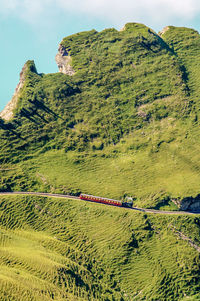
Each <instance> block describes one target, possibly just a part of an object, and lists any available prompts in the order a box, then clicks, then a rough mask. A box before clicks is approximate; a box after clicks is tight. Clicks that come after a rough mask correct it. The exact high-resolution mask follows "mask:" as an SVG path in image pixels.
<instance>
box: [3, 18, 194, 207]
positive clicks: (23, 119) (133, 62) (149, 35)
mask: <svg viewBox="0 0 200 301" xmlns="http://www.w3.org/2000/svg"><path fill="white" fill-rule="evenodd" d="M161 36H162V37H161ZM161 36H159V35H157V34H156V33H155V32H154V31H152V30H151V29H150V28H148V27H146V26H144V25H142V24H137V23H129V24H126V26H125V27H124V28H123V30H121V31H117V30H115V29H105V30H103V31H102V32H97V31H95V30H92V31H89V32H82V33H78V34H75V35H72V36H69V37H66V38H64V39H63V41H62V42H61V45H60V47H61V49H62V51H64V52H65V53H66V54H67V55H68V56H70V57H71V67H72V68H73V70H74V71H75V74H74V75H73V76H69V75H67V74H62V73H55V74H47V75H45V74H38V73H37V71H36V68H35V65H34V62H33V61H28V62H27V63H26V67H27V68H26V73H25V83H24V86H23V88H22V89H21V92H20V95H19V97H18V103H17V107H16V109H15V112H14V118H13V119H12V120H11V121H9V122H6V121H3V120H1V124H0V126H1V130H0V139H1V145H0V147H1V153H0V161H1V165H2V169H1V172H2V176H1V190H16V189H18V190H27V189H29V190H31V189H35V190H46V191H50V190H51V191H52V192H53V191H57V192H70V193H79V192H80V191H82V192H87V193H92V194H99V195H105V196H108V197H117V198H121V197H123V196H124V195H125V194H129V195H132V196H133V197H135V198H136V199H137V201H136V202H137V203H138V204H139V205H143V206H159V203H160V202H162V200H170V199H176V200H177V201H178V202H179V201H180V200H181V199H183V198H187V197H196V196H197V195H198V194H199V191H200V185H199V183H200V181H199V180H200V179H199V168H200V165H199V159H200V158H199V151H198V149H199V146H198V141H199V139H198V138H199V134H200V132H199V128H198V115H199V109H198V78H199V77H198V72H199V60H198V57H199V47H198V45H199V34H198V33H197V32H196V31H194V30H190V29H181V28H174V27H170V29H169V30H167V31H166V32H165V33H164V34H162V35H161ZM13 168H14V169H13Z"/></svg>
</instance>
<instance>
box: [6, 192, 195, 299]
mask: <svg viewBox="0 0 200 301" xmlns="http://www.w3.org/2000/svg"><path fill="white" fill-rule="evenodd" d="M0 206H1V211H0V213H1V219H0V221H1V222H0V225H1V226H0V229H1V232H0V246H1V251H0V258H1V259H0V271H1V272H0V299H1V300H4V301H5V300H9V301H10V300H20V301H21V300H26V301H28V300H133V298H134V300H183V298H184V296H185V297H186V296H195V295H196V296H198V292H199V286H200V283H199V253H198V252H197V251H196V250H195V249H194V248H193V247H191V246H190V245H189V244H188V242H187V241H184V240H182V239H181V238H179V237H178V236H177V235H176V232H177V231H181V232H182V233H183V234H184V235H186V236H188V237H190V238H191V239H192V240H193V241H194V242H195V243H196V244H197V245H198V244H200V241H199V231H200V228H199V227H200V226H199V219H198V218H196V217H195V216H194V217H184V216H165V217H164V216H154V215H146V214H143V213H135V212H132V211H130V210H126V209H119V208H115V207H114V208H113V207H105V206H103V205H98V204H89V203H85V202H82V201H66V200H60V199H46V198H38V197H3V198H1V201H0ZM189 300H195V297H193V298H192V299H190V298H189Z"/></svg>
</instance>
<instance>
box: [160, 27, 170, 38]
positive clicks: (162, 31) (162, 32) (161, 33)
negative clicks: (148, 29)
mask: <svg viewBox="0 0 200 301" xmlns="http://www.w3.org/2000/svg"><path fill="white" fill-rule="evenodd" d="M169 29H170V27H169V26H165V27H164V28H163V29H162V30H161V31H160V32H159V36H161V37H162V35H163V34H164V33H165V32H166V31H168V30H169Z"/></svg>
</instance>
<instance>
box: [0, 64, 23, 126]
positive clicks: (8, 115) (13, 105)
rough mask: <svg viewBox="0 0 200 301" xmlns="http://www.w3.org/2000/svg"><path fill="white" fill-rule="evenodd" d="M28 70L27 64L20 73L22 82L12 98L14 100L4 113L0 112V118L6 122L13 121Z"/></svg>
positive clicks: (20, 81)
mask: <svg viewBox="0 0 200 301" xmlns="http://www.w3.org/2000/svg"><path fill="white" fill-rule="evenodd" d="M27 69H28V66H27V63H26V64H25V65H24V67H23V68H22V71H21V72H20V80H19V83H18V85H17V87H16V89H15V93H14V95H13V97H12V99H11V100H10V101H9V103H8V104H7V105H6V107H5V108H4V109H3V111H2V112H0V117H1V118H2V119H4V120H7V121H9V120H11V119H12V118H13V112H14V110H15V108H16V106H17V101H18V98H19V94H20V91H21V89H22V88H23V86H24V82H25V78H26V71H27Z"/></svg>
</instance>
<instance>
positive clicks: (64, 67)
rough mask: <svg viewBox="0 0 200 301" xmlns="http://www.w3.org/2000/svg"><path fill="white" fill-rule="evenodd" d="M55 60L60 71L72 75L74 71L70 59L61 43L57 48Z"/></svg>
mask: <svg viewBox="0 0 200 301" xmlns="http://www.w3.org/2000/svg"><path fill="white" fill-rule="evenodd" d="M55 60H56V63H57V65H58V69H59V71H60V72H62V73H64V74H68V75H70V76H72V75H74V73H75V71H74V69H73V68H72V66H71V60H72V59H71V57H70V55H69V53H68V52H67V50H66V49H65V48H64V47H63V46H62V45H60V46H59V48H58V53H57V55H56V57H55Z"/></svg>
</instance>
